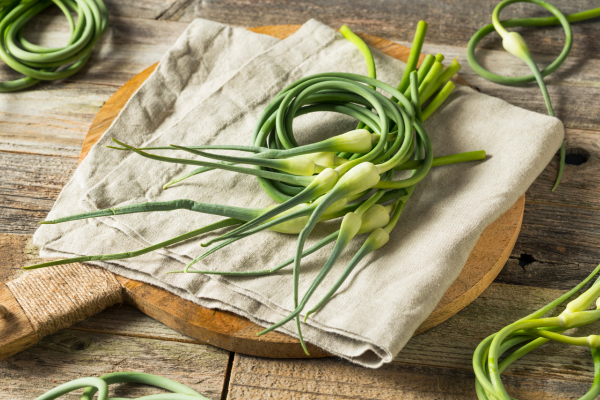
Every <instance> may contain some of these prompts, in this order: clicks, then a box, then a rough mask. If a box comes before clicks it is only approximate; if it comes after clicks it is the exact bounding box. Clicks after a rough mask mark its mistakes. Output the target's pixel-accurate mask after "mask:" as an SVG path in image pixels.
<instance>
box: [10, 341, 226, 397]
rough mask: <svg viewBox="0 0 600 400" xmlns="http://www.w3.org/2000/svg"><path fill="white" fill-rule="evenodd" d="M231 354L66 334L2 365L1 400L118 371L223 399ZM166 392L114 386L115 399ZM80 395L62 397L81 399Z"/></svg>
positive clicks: (204, 348) (179, 345) (213, 349)
mask: <svg viewBox="0 0 600 400" xmlns="http://www.w3.org/2000/svg"><path fill="white" fill-rule="evenodd" d="M227 361H228V354H227V352H225V351H223V350H220V349H217V348H216V347H212V346H201V345H197V344H191V343H181V342H175V341H161V340H155V339H147V338H139V337H125V336H119V335H111V334H103V333H95V332H83V331H74V330H62V331H60V332H58V333H56V334H54V335H51V336H47V337H45V338H44V339H42V341H41V342H40V343H39V344H37V345H36V346H35V347H33V348H31V349H29V350H26V351H24V352H22V353H20V354H17V355H15V356H13V357H11V358H9V359H7V360H3V361H0V388H2V389H1V390H0V399H1V400H16V399H23V400H31V399H34V398H37V397H38V396H40V395H42V394H43V393H44V392H46V391H48V390H50V389H51V388H53V387H56V386H58V385H60V384H63V383H66V382H68V381H71V380H73V379H78V378H82V377H85V376H100V375H103V374H107V373H111V372H117V371H138V372H147V373H151V374H156V375H160V376H164V377H167V378H170V379H173V380H175V381H177V382H180V383H183V384H184V385H187V386H189V387H191V388H193V389H194V390H196V391H198V392H200V393H202V394H203V395H205V396H206V397H208V398H210V399H213V400H218V399H220V397H221V389H222V387H223V376H224V373H225V369H226V366H227ZM157 393H164V391H163V390H160V389H156V388H153V387H150V386H145V385H129V384H128V385H117V386H115V387H114V388H113V387H111V393H110V396H111V397H120V398H123V397H126V398H137V397H141V396H147V395H151V394H157ZM80 398H81V391H78V392H75V393H73V394H71V395H68V396H64V397H61V400H62V399H69V400H71V399H73V400H74V399H80Z"/></svg>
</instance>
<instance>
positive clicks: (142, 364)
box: [0, 0, 600, 400]
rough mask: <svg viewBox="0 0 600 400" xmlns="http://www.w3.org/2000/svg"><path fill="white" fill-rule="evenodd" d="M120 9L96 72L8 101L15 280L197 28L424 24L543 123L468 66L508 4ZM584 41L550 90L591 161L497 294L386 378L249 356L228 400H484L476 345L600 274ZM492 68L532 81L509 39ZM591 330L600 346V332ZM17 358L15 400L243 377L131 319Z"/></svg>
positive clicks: (110, 317) (208, 354)
mask: <svg viewBox="0 0 600 400" xmlns="http://www.w3.org/2000/svg"><path fill="white" fill-rule="evenodd" d="M106 3H107V6H108V8H109V10H110V13H111V25H110V28H109V31H108V33H107V36H106V37H105V38H104V39H103V40H102V42H101V43H100V46H99V47H98V49H97V50H96V52H95V54H94V58H93V60H94V61H93V62H92V63H90V65H89V66H87V67H86V68H85V70H83V71H81V72H80V73H78V74H77V75H75V76H73V77H71V78H70V79H69V80H67V81H64V82H54V83H49V84H42V85H40V86H37V87H36V88H34V89H33V90H30V91H26V92H20V93H13V94H2V96H0V113H1V114H0V115H1V116H0V124H1V125H0V128H1V129H0V176H1V177H2V178H0V205H1V206H0V231H1V232H2V233H3V234H2V235H1V236H0V260H1V263H0V280H1V281H6V280H8V279H12V278H14V277H15V276H18V274H20V273H21V272H20V270H19V267H20V266H21V265H24V264H26V263H32V260H31V258H33V257H35V255H34V254H35V251H34V249H31V248H30V247H28V246H27V241H28V239H29V237H30V235H31V234H32V233H33V232H34V230H35V227H36V222H37V221H38V220H40V219H43V218H44V217H45V215H46V214H47V212H48V211H49V209H50V207H51V206H52V204H53V202H54V200H55V199H56V196H57V195H58V193H59V192H60V190H61V188H62V186H64V184H65V183H66V182H67V181H68V179H69V177H70V176H71V174H72V173H73V171H74V170H75V168H76V166H77V160H78V155H79V150H80V148H81V144H82V142H83V138H84V136H85V134H86V132H87V130H88V129H89V127H90V125H91V123H92V121H93V119H94V117H95V115H96V114H97V113H98V111H99V109H100V107H101V106H102V104H103V103H104V102H105V101H106V100H107V99H108V98H109V97H110V96H111V95H112V94H113V93H114V92H115V91H116V90H117V89H118V88H119V87H120V86H122V85H123V84H124V83H125V82H126V81H127V80H129V79H130V78H132V77H133V76H134V75H135V74H137V73H138V72H139V71H141V70H143V69H144V68H145V67H147V66H148V65H151V64H153V63H155V62H157V61H159V60H160V57H161V56H162V55H163V54H164V53H165V51H166V50H167V49H168V48H169V47H170V46H171V45H172V43H173V42H174V41H175V39H176V38H177V37H178V36H179V35H180V34H181V32H182V31H183V30H184V29H185V27H186V26H187V23H188V22H189V21H190V20H192V19H193V18H195V17H202V18H207V19H212V20H215V21H219V22H223V23H228V24H231V25H235V26H245V27H249V26H258V25H271V24H298V23H303V22H304V21H306V20H307V19H308V18H311V17H312V18H317V19H319V20H321V21H322V22H324V23H327V24H329V25H330V26H333V27H339V26H340V25H341V24H342V23H347V24H349V25H350V26H351V27H352V28H353V29H354V30H356V31H359V32H365V33H368V34H372V35H376V36H381V37H385V38H388V39H391V40H395V41H398V42H400V43H402V44H407V43H408V42H410V41H411V40H412V32H413V30H414V28H415V26H416V23H417V21H418V20H419V19H424V20H426V21H428V22H429V26H430V27H429V31H428V35H427V40H426V44H425V46H424V51H425V52H428V53H435V52H438V51H441V52H443V53H444V54H445V55H446V56H447V57H448V58H450V57H454V56H457V57H458V59H459V62H461V64H462V65H463V70H462V71H461V75H462V76H463V77H465V78H466V79H467V80H468V81H469V82H470V83H472V84H474V85H475V86H477V87H478V88H479V90H481V91H482V92H483V93H486V94H490V95H493V96H496V97H499V98H502V99H504V100H506V101H508V102H510V103H512V104H515V105H518V106H521V107H524V108H527V109H530V110H534V111H539V112H544V105H543V100H542V98H541V96H540V94H539V90H538V89H537V88H536V87H535V86H534V85H529V86H525V87H522V88H509V87H504V86H499V85H495V84H493V83H490V82H487V81H485V80H483V79H481V78H479V77H478V76H477V75H476V74H474V73H473V72H472V70H471V69H470V68H469V67H468V64H467V63H466V59H465V47H466V44H467V42H468V40H469V38H470V36H471V35H472V34H473V33H474V32H475V30H476V29H478V28H479V27H481V26H483V25H485V24H487V23H489V18H490V15H491V12H492V9H493V7H494V6H495V4H496V3H497V1H492V0H464V1H460V2H458V1H443V2H442V1H440V0H424V1H419V2H413V1H408V0H381V1H374V0H361V1H359V0H344V1H342V0H332V1H326V2H325V1H315V0H312V1H309V0H298V1H294V2H284V1H277V0H258V1H252V2H250V1H247V0H218V1H217V0H203V1H199V0H164V1H161V0H152V1H146V0H145V1H140V0H134V1H129V2H117V1H115V0H107V1H106ZM552 3H553V4H555V5H556V6H558V7H559V8H560V9H561V10H563V11H564V12H565V13H572V12H577V11H581V10H585V9H589V8H592V7H597V6H598V4H597V1H594V0H580V1H570V0H554V1H552ZM54 14H56V13H54ZM54 14H53V13H52V12H49V13H48V15H47V16H43V17H39V18H36V19H35V20H34V21H32V23H31V25H30V26H31V30H32V31H33V32H31V33H28V34H27V35H26V36H27V37H28V38H29V39H30V40H38V39H39V37H40V33H42V32H44V36H43V37H44V39H43V40H41V41H40V42H41V43H42V44H46V45H54V46H56V45H58V44H60V43H63V42H65V41H66V40H67V37H68V32H67V29H66V27H65V26H64V21H63V20H62V19H61V18H59V17H56V16H55V15H54ZM502 15H503V17H504V16H505V15H506V17H507V18H508V17H517V16H525V15H543V13H542V12H540V11H539V10H538V9H537V8H536V7H534V6H531V5H524V6H522V5H518V6H512V7H509V8H508V9H507V10H506V12H503V14H502ZM50 30H51V31H52V32H49V31H50ZM522 31H523V32H524V35H525V39H526V40H527V41H528V43H530V47H531V48H532V49H533V51H534V56H535V58H536V59H537V60H540V63H541V64H548V63H549V62H551V60H552V59H553V58H554V57H555V56H556V54H558V53H559V51H560V48H561V46H562V43H563V42H562V31H561V30H560V29H557V28H549V29H543V30H540V31H538V30H536V29H523V30H522ZM573 32H574V37H575V42H574V46H573V51H572V53H571V57H570V58H569V59H568V60H567V62H566V63H565V65H564V66H563V67H562V68H561V69H559V70H558V71H557V72H556V73H554V74H553V75H552V76H550V77H548V78H547V79H546V81H547V82H548V89H549V91H550V95H551V97H552V100H553V103H554V105H555V109H556V113H557V116H558V117H559V118H561V119H562V121H563V122H564V124H565V126H566V127H567V129H566V135H567V148H568V149H570V150H569V151H570V152H571V153H573V154H580V155H582V156H581V157H580V159H582V160H586V162H584V163H583V164H581V165H567V166H566V169H565V174H564V177H563V183H562V184H561V186H560V187H559V188H558V190H557V191H556V192H553V193H552V192H550V191H549V188H550V186H551V184H552V182H553V180H554V177H555V174H556V165H557V164H556V160H555V161H554V162H553V163H551V164H550V165H549V166H548V167H547V168H546V170H545V171H544V172H543V173H542V175H541V176H540V177H539V178H538V179H537V180H536V182H535V183H534V184H533V185H532V186H531V188H530V189H529V190H528V192H527V194H526V195H527V202H526V204H525V214H524V221H523V226H522V230H521V234H520V236H519V239H518V240H517V243H516V246H515V248H514V250H513V252H512V254H511V257H510V259H509V261H508V263H507V265H506V266H505V268H504V270H503V271H502V272H501V274H500V275H499V277H498V278H497V279H496V282H498V283H494V284H492V286H491V287H490V288H489V289H488V290H486V291H485V292H484V293H483V295H482V296H480V298H479V299H477V300H476V301H475V302H473V303H472V304H471V305H470V306H469V307H467V308H466V309H465V310H463V311H462V312H460V313H459V314H457V315H456V316H455V317H453V318H451V319H449V320H448V321H446V322H445V323H443V324H442V325H440V326H438V327H436V328H434V329H432V330H430V331H428V332H426V333H424V334H422V335H419V336H417V337H416V338H414V339H413V340H411V341H410V342H409V344H408V346H407V347H406V349H404V351H403V352H402V353H401V354H400V356H399V358H398V359H397V360H396V361H395V362H394V363H392V364H390V365H388V366H386V367H384V368H382V369H380V370H377V371H370V370H365V369H362V368H358V367H354V366H352V365H350V364H348V363H346V362H342V361H339V360H336V359H322V360H310V361H306V360H305V361H292V360H288V361H279V362H278V361H269V360H266V359H256V358H252V357H243V356H237V355H236V356H235V358H234V360H233V368H232V370H231V377H230V378H229V379H228V385H227V386H226V387H227V388H228V390H229V392H228V393H227V394H225V395H224V396H223V397H222V398H241V397H243V396H242V394H243V393H246V397H245V398H262V397H271V398H276V399H288V398H303V399H315V398H338V399H344V398H347V399H349V398H377V399H396V398H413V399H427V400H429V399H444V400H446V399H468V398H474V395H473V376H472V372H471V368H470V360H471V354H472V351H473V349H474V348H475V346H476V345H477V343H478V342H479V341H480V340H481V339H483V338H484V337H485V336H486V335H487V334H489V333H491V332H493V331H495V330H496V329H498V328H499V327H501V326H503V325H504V324H506V323H507V322H509V321H512V320H514V319H515V318H517V317H519V316H521V315H525V314H527V313H528V312H530V311H531V310H532V309H534V308H535V307H538V306H539V305H540V304H541V303H542V301H541V299H550V298H554V297H555V296H557V295H558V294H559V293H560V292H561V291H564V290H565V289H568V288H570V287H572V286H573V285H574V284H575V283H577V282H579V281H580V280H581V279H582V278H583V277H584V276H586V275H587V274H588V272H589V271H590V269H591V268H592V267H593V266H595V265H596V264H597V263H598V262H600V213H599V212H598V211H599V209H600V201H599V200H598V199H599V198H600V197H599V196H598V194H599V193H600V180H599V178H598V177H599V176H600V174H599V173H598V172H600V171H599V169H600V168H599V165H600V164H599V157H600V149H599V146H598V143H599V142H598V131H600V118H599V117H598V105H597V98H598V94H600V93H599V92H600V89H599V88H600V73H599V72H598V71H599V70H600V56H599V54H600V42H599V41H598V40H597V39H598V37H599V35H600V23H599V22H598V21H597V20H596V21H589V22H584V23H579V24H575V25H573ZM478 57H479V58H480V59H481V60H482V61H483V64H484V65H488V66H490V67H493V68H494V70H496V71H499V72H501V73H510V74H523V73H526V67H524V66H523V65H521V63H520V62H519V61H518V60H515V59H513V58H512V57H511V56H509V55H507V54H505V52H504V51H502V50H501V44H500V40H499V39H498V37H497V36H495V35H491V36H490V37H489V38H488V39H486V40H485V41H484V43H483V45H482V49H481V50H479V51H478ZM11 76H15V75H14V74H12V73H11V72H9V71H8V70H7V69H6V68H4V67H0V79H3V80H4V79H7V78H8V77H11ZM592 328H594V329H595V333H597V332H598V326H594V327H592ZM89 338H93V340H92V339H89ZM79 339H81V341H78V340H79ZM86 343H92V345H90V346H89V347H86V346H87V344H86ZM16 357H17V358H11V359H9V360H6V361H2V362H0V388H1V390H0V399H17V400H25V399H27V400H29V399H33V398H35V397H36V396H37V395H39V394H40V393H41V392H43V391H44V390H46V389H48V388H50V387H52V386H54V385H56V384H57V383H61V382H64V381H65V380H68V379H71V378H74V377H78V376H82V375H99V374H102V373H105V372H108V371H114V370H126V369H136V370H141V371H147V372H156V373H161V374H164V375H167V376H170V377H174V378H175V379H178V380H180V381H182V382H184V383H187V384H190V385H192V386H193V387H194V388H196V389H197V390H200V391H203V392H205V393H208V394H209V397H211V398H214V399H218V398H220V394H219V393H220V392H221V387H222V386H221V385H222V382H223V379H224V376H225V375H226V372H227V370H228V367H227V364H228V357H227V354H226V353H225V352H222V351H218V350H215V348H213V347H210V346H203V345H201V344H198V342H197V341H195V340H193V339H191V338H188V337H184V336H183V335H180V334H178V333H176V332H175V331H173V330H170V329H168V328H166V327H164V326H163V325H161V324H159V323H157V322H155V321H153V320H151V319H150V318H148V317H146V316H144V315H143V314H141V313H140V312H138V311H137V310H135V309H133V308H132V307H130V306H127V305H123V306H121V307H113V308H111V309H109V310H107V311H105V312H103V313H101V314H99V315H98V316H96V317H94V318H91V319H90V320H88V321H86V322H85V323H83V324H80V325H78V326H77V327H76V328H72V329H70V330H66V331H63V332H61V333H59V334H57V335H53V336H50V337H48V338H46V339H44V340H43V341H42V342H41V343H40V344H38V345H36V346H35V347H33V348H31V349H30V350H28V351H27V352H25V353H22V354H21V355H18V356H16ZM591 371H592V368H591V363H590V357H589V354H588V353H587V352H586V351H584V350H581V349H573V348H569V349H567V350H565V349H564V348H562V347H560V346H547V347H545V348H543V349H540V350H539V352H538V353H535V354H532V355H531V356H528V357H527V358H526V359H525V360H523V361H522V362H520V363H518V364H517V365H515V366H514V367H512V368H511V369H510V370H509V371H507V377H506V382H507V385H508V386H509V387H510V388H511V390H514V392H513V393H515V394H518V396H520V398H521V399H576V398H578V397H579V396H581V395H582V394H583V393H584V392H585V390H587V388H588V387H589V385H590V384H591ZM53 380H56V383H54V382H53ZM144 390H147V389H145V388H141V387H137V388H135V389H129V388H123V389H120V391H119V393H118V394H115V395H118V396H135V395H138V393H148V392H149V391H144ZM363 394H364V395H363Z"/></svg>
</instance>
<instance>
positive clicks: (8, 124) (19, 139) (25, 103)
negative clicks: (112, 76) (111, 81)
mask: <svg viewBox="0 0 600 400" xmlns="http://www.w3.org/2000/svg"><path fill="white" fill-rule="evenodd" d="M41 85H42V86H40V87H39V88H37V90H35V91H23V92H18V93H3V94H2V100H3V101H2V102H0V117H1V121H0V151H3V150H4V151H11V152H21V153H37V154H49V155H63V156H70V157H73V158H75V157H76V156H77V155H78V154H79V150H80V149H81V143H82V142H83V138H84V137H85V134H86V133H87V130H88V129H89V126H90V124H91V123H92V121H93V119H94V116H95V115H96V114H97V113H98V111H99V110H100V107H102V104H104V102H105V101H106V99H108V98H109V97H110V95H111V94H112V93H113V92H114V91H115V87H113V86H106V85H93V84H88V83H79V82H78V83H70V82H55V83H49V84H41ZM3 158H4V156H3Z"/></svg>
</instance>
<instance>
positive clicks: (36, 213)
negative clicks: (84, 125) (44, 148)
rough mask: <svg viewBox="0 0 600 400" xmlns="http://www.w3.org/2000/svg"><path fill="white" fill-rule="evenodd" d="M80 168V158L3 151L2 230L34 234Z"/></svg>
mask: <svg viewBox="0 0 600 400" xmlns="http://www.w3.org/2000/svg"><path fill="white" fill-rule="evenodd" d="M75 168H77V159H76V158H70V157H60V156H44V155H37V154H18V153H8V152H4V151H0V174H1V175H2V180H1V181H0V232H10V233H19V234H33V232H35V229H36V228H37V223H38V221H42V220H44V219H45V218H46V215H47V214H48V212H49V211H50V209H51V208H52V205H53V204H54V201H55V200H56V198H57V197H58V194H59V193H60V191H61V190H62V188H63V186H64V185H65V184H66V183H67V181H68V180H69V178H70V177H71V175H72V174H73V173H74V172H75Z"/></svg>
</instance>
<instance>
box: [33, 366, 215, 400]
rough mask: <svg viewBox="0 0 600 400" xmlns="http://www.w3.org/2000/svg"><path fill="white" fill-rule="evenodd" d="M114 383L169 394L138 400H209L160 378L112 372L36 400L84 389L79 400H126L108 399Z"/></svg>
mask: <svg viewBox="0 0 600 400" xmlns="http://www.w3.org/2000/svg"><path fill="white" fill-rule="evenodd" d="M116 383H139V384H143V385H149V386H156V387H159V388H161V389H165V390H168V391H170V392H171V393H160V394H152V395H149V396H143V397H140V398H139V400H142V399H143V400H210V399H209V398H208V397H204V396H202V395H201V394H200V393H198V392H196V391H195V390H193V389H191V388H189V387H187V386H185V385H182V384H181V383H179V382H175V381H173V380H171V379H168V378H164V377H162V376H157V375H152V374H146V373H143V372H113V373H111V374H106V375H102V376H101V377H99V378H94V377H88V378H79V379H75V380H73V381H71V382H67V383H64V384H62V385H60V386H57V387H55V388H54V389H51V390H49V391H48V392H46V393H44V394H43V395H41V396H39V397H38V398H37V399H36V400H54V399H57V398H58V397H60V396H63V395H65V394H67V393H71V392H73V391H75V390H77V389H82V388H86V389H85V390H84V391H83V394H82V395H81V400H92V399H93V398H94V396H95V395H96V393H97V394H98V397H97V399H98V400H128V399H124V398H118V397H108V386H109V385H114V384H116ZM132 400H135V399H132Z"/></svg>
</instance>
